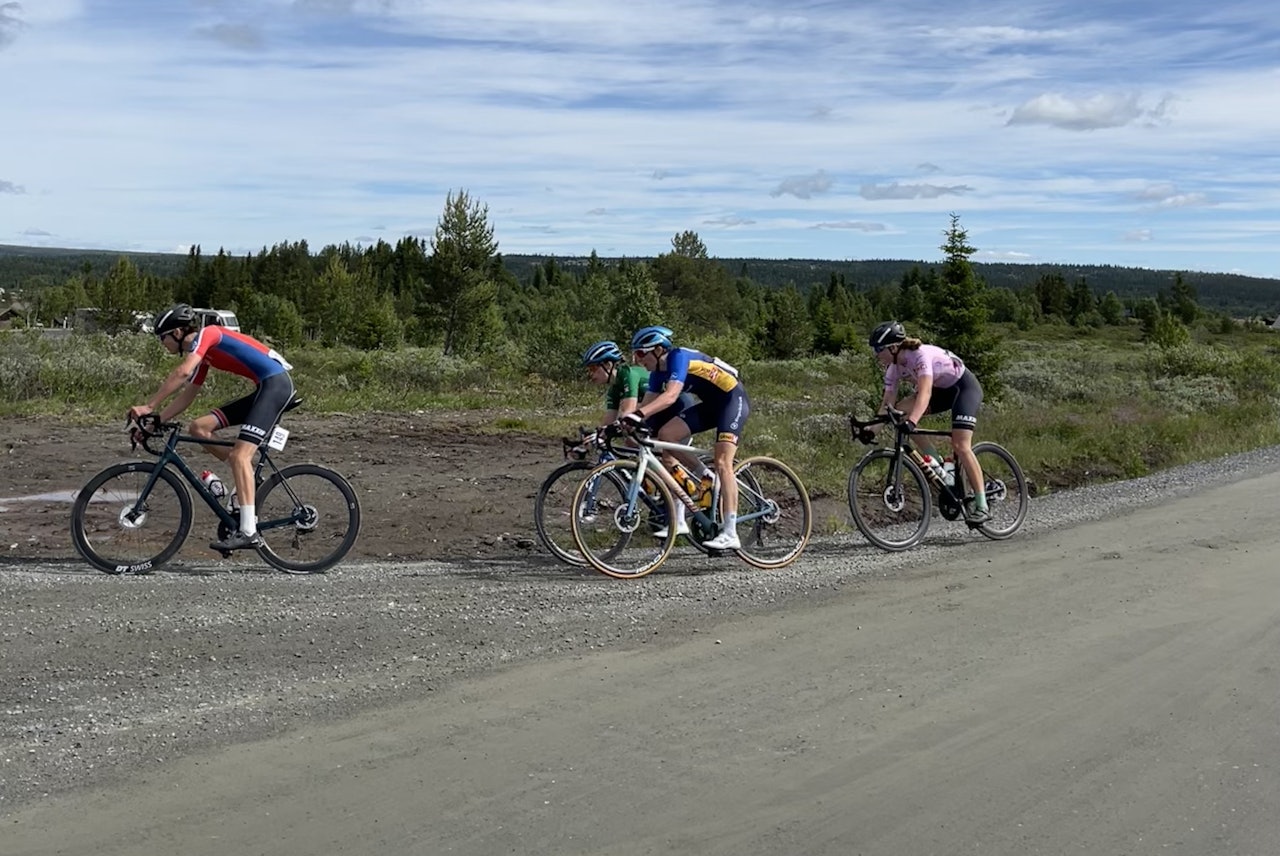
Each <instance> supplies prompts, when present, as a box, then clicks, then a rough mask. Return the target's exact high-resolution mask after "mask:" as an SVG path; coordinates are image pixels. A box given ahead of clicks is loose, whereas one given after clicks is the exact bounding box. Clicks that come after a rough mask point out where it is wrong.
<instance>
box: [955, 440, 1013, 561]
mask: <svg viewBox="0 0 1280 856" xmlns="http://www.w3.org/2000/svg"><path fill="white" fill-rule="evenodd" d="M973 454H974V455H976V456H977V458H978V465H979V466H981V467H982V481H983V484H984V489H985V490H986V494H987V509H988V510H990V512H991V519H990V520H989V521H987V522H986V523H984V524H982V525H981V526H979V527H977V528H978V531H979V532H981V533H982V534H983V535H985V536H987V537H988V538H990V539H992V540H993V541H1003V540H1004V539H1005V538H1008V537H1009V536H1010V535H1012V534H1013V533H1015V532H1017V531H1018V529H1019V528H1021V526H1022V523H1023V521H1024V520H1026V519H1027V506H1028V505H1029V504H1030V495H1029V492H1028V490H1027V478H1026V476H1024V475H1023V474H1022V467H1020V466H1018V462H1017V461H1016V460H1014V457H1013V455H1012V454H1010V452H1009V451H1008V450H1007V449H1005V448H1004V447H1003V446H999V445H997V444H995V443H975V444H974V446H973ZM960 475H961V477H963V471H962V470H961V471H960Z"/></svg>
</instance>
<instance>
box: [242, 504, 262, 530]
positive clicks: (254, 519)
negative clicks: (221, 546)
mask: <svg viewBox="0 0 1280 856" xmlns="http://www.w3.org/2000/svg"><path fill="white" fill-rule="evenodd" d="M240 531H241V532H243V533H244V534H246V535H253V534H255V533H256V532H257V531H258V512H257V510H256V509H255V508H254V507H253V506H252V505H242V506H240Z"/></svg>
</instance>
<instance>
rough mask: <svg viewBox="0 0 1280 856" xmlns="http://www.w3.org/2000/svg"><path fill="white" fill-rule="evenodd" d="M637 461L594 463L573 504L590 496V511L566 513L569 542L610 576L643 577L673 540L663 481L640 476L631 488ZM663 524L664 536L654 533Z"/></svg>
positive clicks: (579, 505) (669, 504)
mask: <svg viewBox="0 0 1280 856" xmlns="http://www.w3.org/2000/svg"><path fill="white" fill-rule="evenodd" d="M639 467H640V465H639V464H638V463H637V462H636V461H626V460H622V461H609V462H608V463H604V464H601V465H600V466H598V467H596V468H595V469H594V470H592V471H591V473H590V474H589V475H588V476H587V477H586V478H585V479H584V480H583V481H582V483H581V484H579V485H578V490H577V492H576V493H575V494H574V499H573V508H575V509H577V508H582V507H584V504H586V503H588V502H590V503H592V507H593V508H594V514H592V515H590V516H588V515H583V514H572V515H570V517H569V524H570V528H571V530H572V532H573V540H574V543H575V544H577V546H578V551H579V553H580V554H581V555H582V557H583V558H584V559H586V561H587V564H589V565H590V566H591V567H593V568H595V569H596V570H597V571H600V572H601V573H602V574H608V575H609V576H611V577H618V578H619V579H631V578H634V577H642V576H644V575H645V574H647V573H650V572H651V571H653V570H654V569H655V568H657V567H658V566H659V565H661V564H662V563H663V562H664V561H665V560H666V558H667V556H668V555H670V553H671V548H672V547H673V546H674V545H675V540H676V527H674V526H667V525H666V524H667V521H668V520H669V519H671V513H672V511H673V505H672V502H673V500H672V499H671V492H670V491H669V490H667V486H666V485H665V484H664V483H662V482H661V481H658V480H657V479H653V478H645V480H644V484H643V485H642V486H641V489H639V490H637V491H635V493H636V497H635V500H634V502H633V501H632V499H631V494H632V492H633V488H632V482H633V481H634V480H635V478H636V475H637V472H638V471H639ZM664 527H665V528H666V533H665V535H664V536H662V537H659V536H657V535H655V534H654V533H656V532H657V531H659V530H660V529H662V528H664Z"/></svg>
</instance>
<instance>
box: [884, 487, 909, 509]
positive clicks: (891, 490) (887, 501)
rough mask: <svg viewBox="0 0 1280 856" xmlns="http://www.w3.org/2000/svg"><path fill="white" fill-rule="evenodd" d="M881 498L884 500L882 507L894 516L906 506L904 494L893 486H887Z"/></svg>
mask: <svg viewBox="0 0 1280 856" xmlns="http://www.w3.org/2000/svg"><path fill="white" fill-rule="evenodd" d="M882 498H883V500H884V507H885V508H887V509H889V510H890V511H892V512H893V513H894V514H898V513H900V512H901V511H902V509H903V508H904V507H905V506H906V504H907V497H906V494H905V493H903V492H902V491H900V490H898V489H897V488H896V487H894V486H893V485H889V486H888V487H886V488H885V489H884V494H883V495H882Z"/></svg>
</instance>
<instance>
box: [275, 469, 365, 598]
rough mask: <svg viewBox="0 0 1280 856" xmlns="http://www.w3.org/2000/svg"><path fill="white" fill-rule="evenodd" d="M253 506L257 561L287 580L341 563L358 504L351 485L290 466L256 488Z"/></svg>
mask: <svg viewBox="0 0 1280 856" xmlns="http://www.w3.org/2000/svg"><path fill="white" fill-rule="evenodd" d="M323 484H327V485H329V486H330V487H332V488H335V489H336V490H333V491H328V490H327V489H324V488H323ZM281 497H283V499H281ZM255 506H256V508H255V511H256V512H257V517H258V532H259V534H260V535H262V546H261V547H259V548H258V555H259V556H261V557H262V559H263V561H265V562H266V563H267V564H269V565H271V566H272V567H273V568H276V569H277V570H281V571H284V572H285V573H287V574H319V573H323V572H324V571H326V570H328V569H329V568H331V567H333V566H334V565H336V564H337V563H338V562H340V561H342V558H343V557H344V556H346V555H347V553H348V552H349V551H350V550H351V548H352V547H353V546H355V543H356V538H357V537H358V536H359V534H360V500H359V498H358V497H357V496H356V492H355V490H354V489H352V487H351V483H350V482H348V481H347V480H346V479H345V478H343V477H342V475H340V474H339V473H337V472H336V471H334V470H331V469H329V468H328V467H322V466H320V465H318V464H290V465H289V466H287V467H282V468H281V469H280V471H279V472H275V473H272V474H271V477H270V478H268V479H267V480H266V481H265V482H263V483H262V486H261V487H259V488H258V490H257V497H256V503H255ZM273 522H274V523H278V524H279V525H275V526H273V525H272V523H273Z"/></svg>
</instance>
